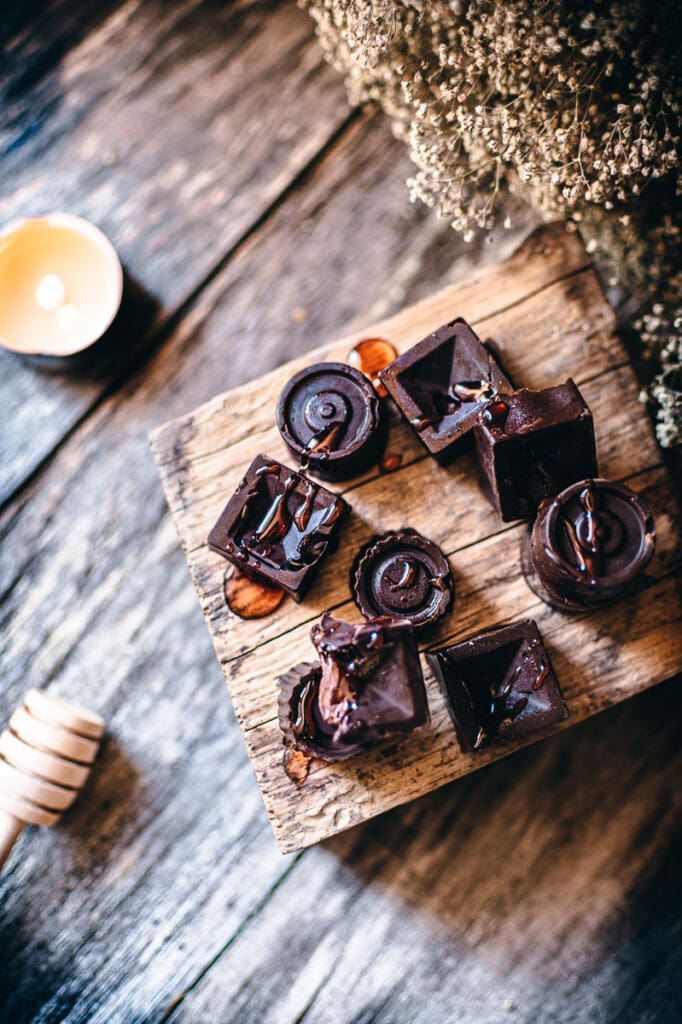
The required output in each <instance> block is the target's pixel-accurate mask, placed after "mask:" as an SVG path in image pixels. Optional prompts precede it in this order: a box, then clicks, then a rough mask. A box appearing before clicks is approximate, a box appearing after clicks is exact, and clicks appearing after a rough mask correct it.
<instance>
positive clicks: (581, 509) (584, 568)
mask: <svg viewBox="0 0 682 1024" xmlns="http://www.w3.org/2000/svg"><path fill="white" fill-rule="evenodd" d="M654 542H655V531H654V526H653V521H652V519H651V513H650V512H649V509H648V508H647V507H646V505H645V504H644V502H643V501H642V500H641V498H639V497H638V496H637V495H636V494H635V493H634V492H633V491H631V490H630V489H629V488H628V487H625V486H624V485H623V484H617V483H613V482H611V481H609V480H603V479H592V478H590V479H587V480H583V481H580V482H578V483H576V484H573V485H571V486H570V487H567V488H566V489H565V490H564V491H562V492H561V494H558V495H557V497H556V498H554V499H553V500H552V501H546V502H544V503H543V504H542V505H541V506H540V509H539V511H538V516H537V519H536V521H535V524H534V525H533V529H532V532H531V534H530V536H529V538H528V540H527V541H526V543H525V546H524V550H523V554H522V562H523V569H524V573H525V575H526V579H527V581H528V583H529V585H530V586H531V588H532V589H533V590H535V592H536V593H537V594H538V595H539V596H540V597H542V599H543V600H545V601H547V602H548V603H550V604H553V605H555V606H557V607H560V608H564V609H566V610H567V611H578V610H580V609H582V608H584V607H592V606H596V605H601V604H605V603H609V602H611V601H614V600H616V599H617V598H618V597H620V596H621V594H623V593H624V592H625V591H626V590H627V589H628V587H630V586H631V585H632V583H633V581H634V580H635V579H636V577H637V575H638V574H639V573H640V572H641V571H642V570H643V569H644V568H645V566H646V565H647V563H648V561H649V560H650V558H651V556H652V554H653V551H654Z"/></svg>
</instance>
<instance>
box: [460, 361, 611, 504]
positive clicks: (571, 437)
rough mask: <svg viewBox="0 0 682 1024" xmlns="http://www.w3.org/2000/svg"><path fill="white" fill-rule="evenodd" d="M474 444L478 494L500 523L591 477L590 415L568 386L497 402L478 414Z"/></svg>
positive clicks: (521, 392)
mask: <svg viewBox="0 0 682 1024" xmlns="http://www.w3.org/2000/svg"><path fill="white" fill-rule="evenodd" d="M474 439H475V441H476V449H477V452H478V458H479V463H480V467H481V473H482V480H483V487H484V490H485V491H486V493H487V495H488V497H489V499H490V502H491V504H492V506H493V508H495V509H496V511H497V512H498V513H499V515H500V516H501V517H502V519H503V520H504V521H505V522H509V521H511V520H513V519H523V518H525V517H526V516H529V515H532V514H533V513H534V512H535V510H536V508H537V506H538V505H539V504H540V502H541V501H542V500H543V498H547V497H552V496H553V495H555V494H558V493H559V491H561V490H563V488H564V487H567V486H568V485H569V484H571V483H573V482H574V481H575V480H581V479H583V477H586V476H596V474H597V455H596V450H595V443H594V427H593V424H592V414H591V412H590V410H589V408H588V407H587V404H586V403H585V400H584V398H583V396H582V395H581V394H580V392H579V391H578V388H577V387H576V386H575V384H574V383H573V381H572V380H568V381H566V383H565V384H559V385H557V386H556V387H551V388H545V389H544V390H543V391H531V390H530V389H529V388H520V389H519V390H518V391H514V392H513V394H511V395H503V396H500V397H499V398H498V399H496V400H495V401H493V402H491V403H490V404H489V405H488V406H487V407H486V408H485V409H483V410H482V411H481V414H480V420H479V423H478V425H477V426H476V429H475V430H474Z"/></svg>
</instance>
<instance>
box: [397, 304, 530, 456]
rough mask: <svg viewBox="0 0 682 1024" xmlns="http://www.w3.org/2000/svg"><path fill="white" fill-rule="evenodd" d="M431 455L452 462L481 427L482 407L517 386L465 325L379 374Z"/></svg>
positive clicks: (420, 345) (448, 329) (457, 323)
mask: <svg viewBox="0 0 682 1024" xmlns="http://www.w3.org/2000/svg"><path fill="white" fill-rule="evenodd" d="M379 379H380V380H381V382H382V383H383V384H384V385H385V387H386V390H387V391H388V393H389V394H390V395H391V397H392V398H393V400H394V402H395V403H396V405H397V406H398V408H399V409H400V411H401V413H402V414H403V416H404V417H405V419H406V420H407V421H408V423H410V424H411V426H413V427H414V429H415V430H416V431H417V434H418V436H419V439H420V441H421V442H422V444H423V445H424V446H425V447H426V449H427V451H429V452H430V453H431V455H435V456H437V457H438V459H439V460H440V461H446V460H447V459H448V458H450V457H452V455H454V454H455V453H456V451H457V448H458V444H457V443H458V442H459V441H460V439H462V438H463V437H464V435H465V434H467V433H469V432H470V431H471V430H472V429H473V427H474V426H475V425H476V423H477V421H478V414H479V412H480V410H481V409H482V407H483V406H484V405H485V404H486V403H487V402H489V401H490V399H491V398H494V397H495V395H496V394H497V393H498V392H506V391H511V390H512V386H511V384H510V382H509V380H508V379H507V377H506V376H505V375H504V373H503V372H502V370H501V369H500V367H499V366H498V364H497V363H496V362H495V359H494V358H493V355H492V352H491V351H490V349H489V348H488V347H486V345H484V344H483V343H482V342H481V341H480V340H479V338H478V337H477V336H476V334H474V332H473V331H472V329H471V327H469V324H468V323H466V321H465V320H462V319H457V320H453V321H452V322H451V323H449V324H445V325H444V326H443V327H439V328H438V330H437V331H434V332H433V334H429V336H428V337H427V338H424V339H423V340H422V341H419V342H417V344H416V345H414V346H413V347H412V348H411V349H409V350H408V351H407V352H405V353H403V355H401V356H399V357H398V358H397V359H396V360H395V361H394V362H392V363H391V364H390V365H389V366H387V367H386V368H385V369H384V370H381V371H380V373H379Z"/></svg>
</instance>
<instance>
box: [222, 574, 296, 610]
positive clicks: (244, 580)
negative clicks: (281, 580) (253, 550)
mask: <svg viewBox="0 0 682 1024" xmlns="http://www.w3.org/2000/svg"><path fill="white" fill-rule="evenodd" d="M223 593H224V594H225V601H226V602H227V607H228V608H229V609H230V611H231V612H232V613H233V614H234V615H238V616H239V618H240V619H262V618H264V617H265V616H266V615H270V613H271V612H274V611H275V609H276V608H279V606H280V605H281V603H282V601H283V600H284V598H285V596H286V592H285V591H284V590H280V588H279V587H270V586H268V585H267V584H266V583H257V582H256V581H255V580H252V579H249V577H248V576H245V575H244V573H243V572H240V571H239V569H237V568H236V567H235V566H233V565H231V566H230V567H229V568H228V570H227V572H226V573H225V582H224V586H223Z"/></svg>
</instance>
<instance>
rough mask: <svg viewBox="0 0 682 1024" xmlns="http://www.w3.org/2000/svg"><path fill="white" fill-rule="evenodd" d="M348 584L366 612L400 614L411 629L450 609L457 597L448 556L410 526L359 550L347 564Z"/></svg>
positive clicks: (439, 616) (367, 614)
mask: <svg viewBox="0 0 682 1024" xmlns="http://www.w3.org/2000/svg"><path fill="white" fill-rule="evenodd" d="M351 589H352V591H353V597H354V598H355V603H356V604H357V606H358V608H359V609H360V611H361V612H362V614H363V615H365V616H367V618H370V619H372V618H376V617H377V616H380V615H391V616H393V617H400V618H402V619H407V620H408V622H410V623H411V625H412V626H413V628H414V629H420V628H422V627H424V626H428V625H430V624H431V623H433V622H436V621H437V620H438V619H440V618H442V616H443V615H445V614H446V612H449V611H451V610H452V606H453V603H454V597H455V589H454V584H453V581H452V574H451V572H450V566H449V565H448V560H447V558H446V557H445V555H444V554H443V552H442V551H441V550H440V548H439V547H438V546H437V545H436V544H434V543H433V542H432V541H430V540H427V539H426V537H422V535H421V534H420V533H417V531H416V530H410V529H405V530H396V531H392V532H390V533H385V534H384V535H383V536H381V537H374V538H373V540H371V541H370V542H369V543H368V544H366V545H365V546H364V547H363V548H362V549H361V550H360V552H359V553H358V555H357V557H356V559H355V562H354V564H353V568H352V569H351Z"/></svg>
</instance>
